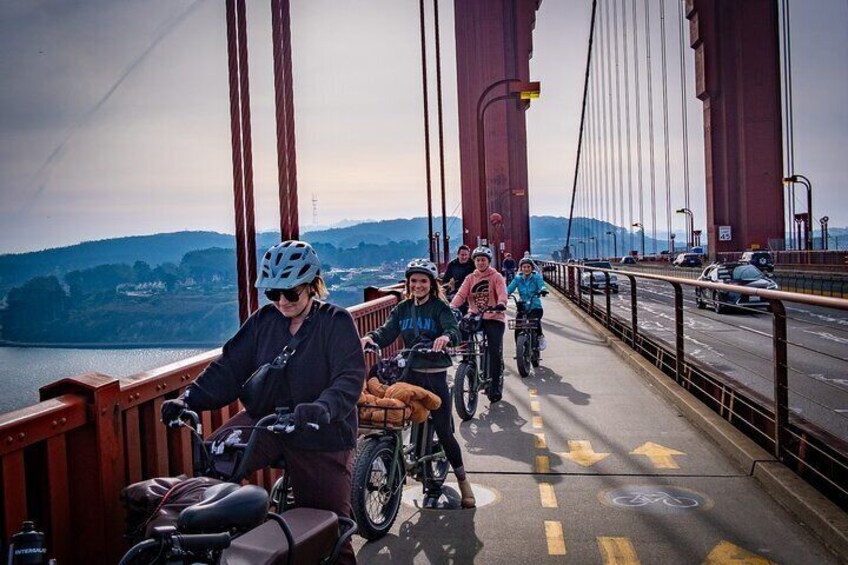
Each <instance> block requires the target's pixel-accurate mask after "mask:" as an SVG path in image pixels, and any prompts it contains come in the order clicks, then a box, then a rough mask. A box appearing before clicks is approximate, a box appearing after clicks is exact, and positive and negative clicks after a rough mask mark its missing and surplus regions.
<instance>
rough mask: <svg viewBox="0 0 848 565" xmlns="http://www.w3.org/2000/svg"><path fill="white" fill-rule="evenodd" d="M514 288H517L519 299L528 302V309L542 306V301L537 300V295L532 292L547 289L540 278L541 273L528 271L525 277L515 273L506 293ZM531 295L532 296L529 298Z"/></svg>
mask: <svg viewBox="0 0 848 565" xmlns="http://www.w3.org/2000/svg"><path fill="white" fill-rule="evenodd" d="M516 289H518V296H519V297H520V298H521V300H523V301H524V302H529V303H530V310H533V309H536V308H541V307H542V301H541V300H539V297H538V296H533V294H534V293H536V292H540V291H542V290H548V288H547V287H546V286H545V281H544V280H543V279H542V275H540V274H539V273H530V276H529V277H525V276H524V275H522V274H518V275H515V278H514V279H512V282H511V283H509V286H508V287H507V289H506V293H507V294H512V293H513V292H515V290H516ZM531 296H532V297H533V298H530V297H531Z"/></svg>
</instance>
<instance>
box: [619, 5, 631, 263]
mask: <svg viewBox="0 0 848 565" xmlns="http://www.w3.org/2000/svg"><path fill="white" fill-rule="evenodd" d="M621 30H622V34H623V36H622V44H621V46H622V48H623V51H624V123H625V128H624V131H625V135H626V138H627V198H628V200H627V201H628V209H629V212H630V219H629V220H628V222H627V226H626V228H627V233H628V234H629V236H630V238H629V240H630V247H628V248H627V250H628V253H629V252H630V251H631V250H632V249H633V223H634V222H633V145H632V143H631V139H630V69H629V64H630V62H629V61H628V56H627V3H626V0H621Z"/></svg>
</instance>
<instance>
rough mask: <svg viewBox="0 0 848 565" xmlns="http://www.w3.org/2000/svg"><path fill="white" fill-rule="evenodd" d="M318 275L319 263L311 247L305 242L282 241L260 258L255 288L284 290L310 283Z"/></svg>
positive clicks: (319, 272) (319, 271)
mask: <svg viewBox="0 0 848 565" xmlns="http://www.w3.org/2000/svg"><path fill="white" fill-rule="evenodd" d="M320 274H321V261H319V260H318V255H317V254H316V253H315V250H314V249H312V246H311V245H309V244H308V243H306V242H305V241H297V240H289V241H284V242H282V243H278V244H277V245H275V246H273V247H271V248H270V249H269V250H268V251H266V252H265V255H264V256H263V257H262V263H261V264H260V266H259V276H258V277H257V278H256V288H275V289H280V290H286V289H290V288H295V287H296V286H298V285H301V284H304V283H311V282H312V281H313V280H315V277H317V276H318V275H320Z"/></svg>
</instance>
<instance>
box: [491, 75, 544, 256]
mask: <svg viewBox="0 0 848 565" xmlns="http://www.w3.org/2000/svg"><path fill="white" fill-rule="evenodd" d="M513 82H519V83H521V84H519V85H517V87H514V86H512V85H510V91H509V93H507V94H504V95H501V96H496V97H495V98H492V99H491V100H489V101H488V102H486V104H485V106H484V105H483V100H485V98H486V95H487V94H489V93H490V92H491V91H492V89H494V88H496V87H497V86H500V85H502V84H508V83H513ZM539 92H540V86H539V83H538V82H523V81H522V80H521V79H518V78H505V79H501V80H498V81H495V82H493V83H492V84H490V85H489V86H487V87H486V89H485V90H483V92H482V93H481V94H480V97H479V98H478V99H477V114H476V115H477V177H478V179H477V180H478V183H479V184H478V193H479V198H480V239H485V240H486V241H487V242H488V239H489V225H488V216H489V214H488V204H489V202H488V200H489V198H488V190H487V188H488V187H487V182H486V137H485V131H484V125H485V116H486V110H487V109H488V108H489V106H491V105H492V104H493V103H494V102H498V101H499V100H506V99H508V98H520V99H522V100H530V99H532V98H538V97H539Z"/></svg>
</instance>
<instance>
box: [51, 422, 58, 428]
mask: <svg viewBox="0 0 848 565" xmlns="http://www.w3.org/2000/svg"><path fill="white" fill-rule="evenodd" d="M50 424H51V425H52V426H53V427H54V428H55V427H56V426H58V425H59V422H58V421H56V420H53V421H52V422H50Z"/></svg>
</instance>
